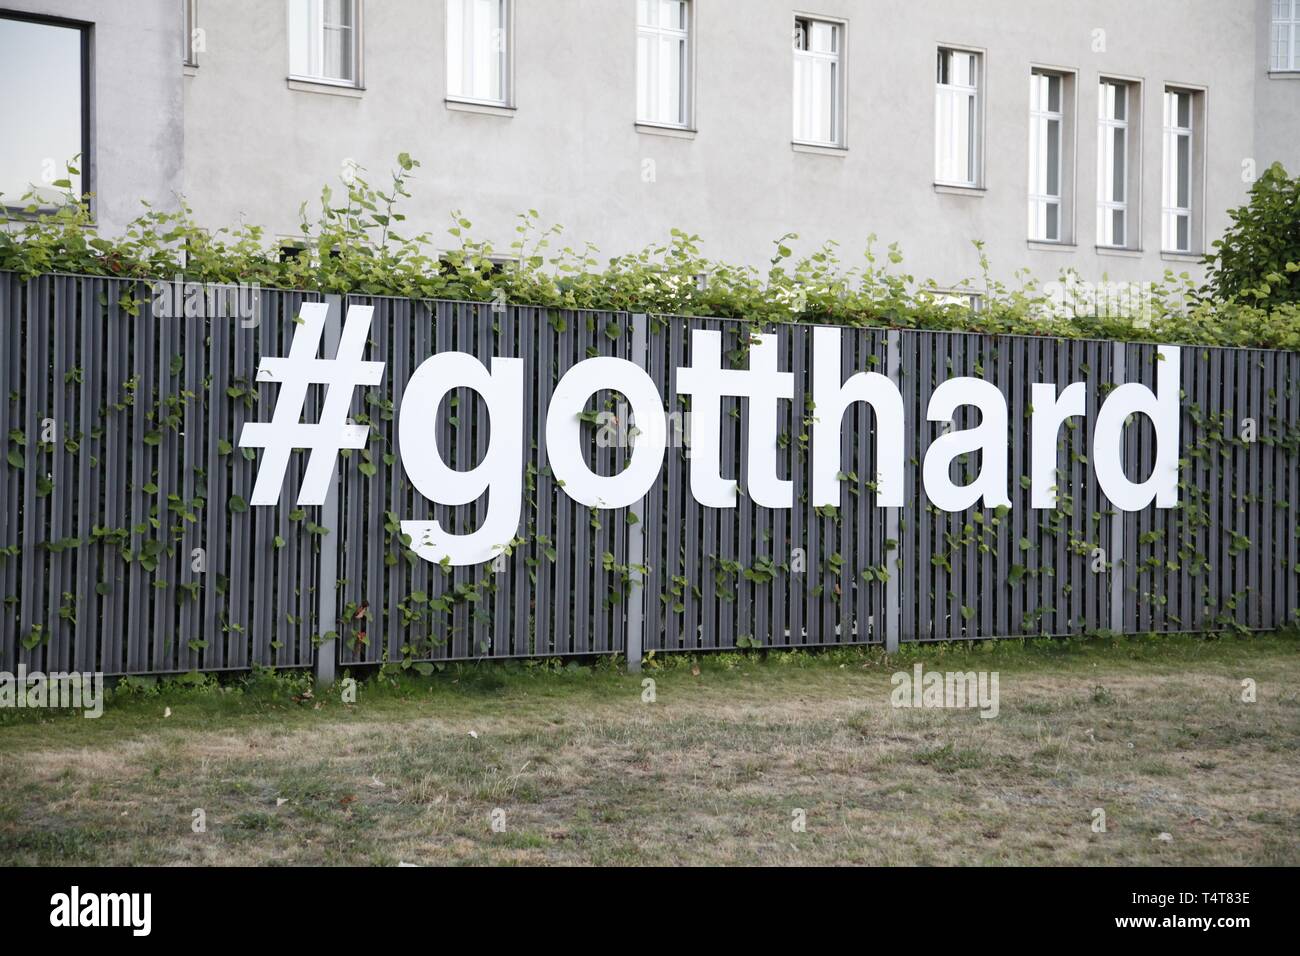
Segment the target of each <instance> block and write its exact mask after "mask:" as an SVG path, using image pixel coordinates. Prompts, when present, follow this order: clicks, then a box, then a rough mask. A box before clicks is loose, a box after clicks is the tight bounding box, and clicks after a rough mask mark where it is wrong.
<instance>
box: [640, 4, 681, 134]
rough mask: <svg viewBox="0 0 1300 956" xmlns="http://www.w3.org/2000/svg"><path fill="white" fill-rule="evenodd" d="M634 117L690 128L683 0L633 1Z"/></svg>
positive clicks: (650, 121)
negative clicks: (634, 52) (634, 10)
mask: <svg viewBox="0 0 1300 956" xmlns="http://www.w3.org/2000/svg"><path fill="white" fill-rule="evenodd" d="M636 20H637V28H636V118H637V120H638V121H639V122H642V123H656V124H659V125H661V126H681V127H687V126H690V125H691V103H690V99H691V97H690V90H691V84H690V39H691V32H690V31H691V10H690V4H689V3H688V2H686V0H637V5H636Z"/></svg>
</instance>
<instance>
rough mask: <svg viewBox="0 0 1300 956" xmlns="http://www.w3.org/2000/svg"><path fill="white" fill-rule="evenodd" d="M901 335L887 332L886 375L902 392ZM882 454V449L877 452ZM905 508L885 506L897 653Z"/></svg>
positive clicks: (890, 638)
mask: <svg viewBox="0 0 1300 956" xmlns="http://www.w3.org/2000/svg"><path fill="white" fill-rule="evenodd" d="M902 340H903V337H902V334H901V333H900V332H899V331H898V330H897V329H890V330H889V331H888V332H886V333H885V374H886V375H888V376H889V380H890V381H891V382H893V383H894V384H895V385H897V386H899V392H900V393H901V392H902V377H903V376H902V370H903V357H902ZM877 454H879V452H877ZM901 517H902V511H901V509H899V508H886V509H885V541H886V550H885V569H886V570H887V571H888V572H889V577H887V578H886V579H885V628H884V630H885V653H886V654H894V653H897V651H898V635H899V631H900V630H901V629H902V620H901V619H900V618H901V608H900V607H899V589H900V587H901V582H900V580H899V577H898V575H899V567H898V565H899V561H898V556H899V555H901V554H902V553H903V547H902V542H901V541H900V540H899V537H898V536H899V526H900V524H901ZM890 541H893V542H894V550H893V551H890V550H888V542H890ZM891 555H892V556H893V567H890V566H889V563H890V556H891Z"/></svg>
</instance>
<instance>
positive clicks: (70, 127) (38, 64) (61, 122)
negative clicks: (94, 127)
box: [0, 15, 91, 207]
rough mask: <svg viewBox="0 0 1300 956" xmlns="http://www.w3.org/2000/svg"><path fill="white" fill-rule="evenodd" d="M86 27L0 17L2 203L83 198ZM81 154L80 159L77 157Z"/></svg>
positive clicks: (43, 203) (49, 203)
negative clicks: (69, 168)
mask: <svg viewBox="0 0 1300 956" xmlns="http://www.w3.org/2000/svg"><path fill="white" fill-rule="evenodd" d="M89 50H90V31H89V28H88V27H83V26H81V25H78V24H70V23H66V22H63V21H54V20H43V19H39V18H27V17H21V16H11V15H2V16H0V90H4V91H5V92H4V95H3V96H0V130H4V134H3V135H0V202H3V203H4V205H6V206H10V207H21V206H27V205H29V204H30V203H31V202H32V201H33V198H26V199H24V196H26V195H27V194H28V193H29V192H30V193H33V194H34V200H35V202H36V203H37V204H38V205H41V206H46V207H49V206H53V205H56V204H58V203H60V202H62V200H63V198H64V195H65V194H66V193H68V192H71V193H72V194H73V195H76V196H81V195H82V194H83V193H86V192H89V190H90V188H91V187H90V185H89V183H88V182H87V181H86V179H85V177H84V176H83V175H82V173H80V172H79V171H74V172H71V173H70V172H69V171H68V167H69V166H71V167H73V168H74V169H75V170H82V169H85V168H86V164H87V162H88V160H87V155H88V153H89V140H90V123H89V117H88V114H87V100H88V96H87V77H88V75H89V74H88V71H87V69H86V64H87V62H88V59H89ZM78 157H80V159H78Z"/></svg>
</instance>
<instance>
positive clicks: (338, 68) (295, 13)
mask: <svg viewBox="0 0 1300 956" xmlns="http://www.w3.org/2000/svg"><path fill="white" fill-rule="evenodd" d="M357 7H358V0H289V72H290V73H291V74H292V75H293V76H294V77H297V78H299V79H304V80H313V81H315V82H325V83H337V84H340V85H344V86H358V85H360V80H359V76H360V74H359V71H358V69H357V61H358V59H359V56H358V52H359V49H358V43H357V35H358V30H357V19H358V17H357Z"/></svg>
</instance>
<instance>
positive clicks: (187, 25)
mask: <svg viewBox="0 0 1300 956" xmlns="http://www.w3.org/2000/svg"><path fill="white" fill-rule="evenodd" d="M197 6H198V0H181V11H182V13H181V21H182V23H181V29H182V30H183V31H184V32H183V33H182V34H181V62H182V63H183V64H185V65H186V66H198V62H199V61H198V57H197V56H196V54H197V53H198V50H197V49H196V44H195V42H194V39H195V33H194V30H195V27H196V26H197V20H198V11H197V10H196V9H195V8H196V7H197Z"/></svg>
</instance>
